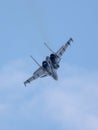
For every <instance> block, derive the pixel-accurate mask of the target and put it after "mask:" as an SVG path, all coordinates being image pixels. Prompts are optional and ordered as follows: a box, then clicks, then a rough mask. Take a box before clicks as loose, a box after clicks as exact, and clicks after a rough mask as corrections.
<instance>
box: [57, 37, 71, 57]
mask: <svg viewBox="0 0 98 130" xmlns="http://www.w3.org/2000/svg"><path fill="white" fill-rule="evenodd" d="M72 41H73V39H72V38H70V39H69V40H68V41H67V43H65V45H63V46H62V47H61V48H60V49H59V50H58V51H57V52H56V55H57V56H58V57H59V58H60V57H61V56H62V55H63V53H64V52H65V51H66V49H67V47H68V46H69V45H70V43H71V42H72Z"/></svg>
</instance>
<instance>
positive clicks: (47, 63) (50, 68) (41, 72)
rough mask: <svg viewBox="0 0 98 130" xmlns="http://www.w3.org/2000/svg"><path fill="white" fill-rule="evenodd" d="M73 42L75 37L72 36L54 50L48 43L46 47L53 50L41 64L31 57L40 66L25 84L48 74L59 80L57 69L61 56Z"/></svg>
mask: <svg viewBox="0 0 98 130" xmlns="http://www.w3.org/2000/svg"><path fill="white" fill-rule="evenodd" d="M71 42H73V39H72V38H70V39H69V40H68V41H67V42H66V43H65V44H64V45H63V46H61V48H60V49H59V50H58V51H57V52H54V51H53V50H52V49H51V48H50V47H49V46H48V45H47V44H46V43H44V44H45V45H46V47H47V48H48V49H49V50H50V51H51V52H52V53H51V54H50V56H46V58H45V60H44V61H43V62H42V65H40V64H39V63H38V62H37V61H36V60H35V59H34V58H33V57H32V56H31V58H32V59H33V60H34V61H35V62H36V64H37V65H38V66H39V68H38V69H37V70H36V71H35V72H34V73H33V75H32V76H31V77H30V78H29V79H27V80H26V81H25V82H24V85H25V86H26V84H28V83H30V82H31V81H33V80H35V79H37V78H39V77H40V78H43V77H46V76H51V77H52V78H53V79H54V80H58V75H57V70H58V68H59V67H60V65H59V64H60V61H61V57H62V55H63V54H64V52H65V51H66V49H67V47H68V46H69V45H70V44H71Z"/></svg>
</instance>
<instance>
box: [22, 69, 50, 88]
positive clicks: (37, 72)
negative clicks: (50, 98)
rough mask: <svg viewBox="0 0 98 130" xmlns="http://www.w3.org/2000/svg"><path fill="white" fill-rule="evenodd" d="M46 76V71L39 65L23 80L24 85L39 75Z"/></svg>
mask: <svg viewBox="0 0 98 130" xmlns="http://www.w3.org/2000/svg"><path fill="white" fill-rule="evenodd" d="M44 75H45V76H47V75H48V74H47V73H46V71H45V70H44V69H43V68H42V67H39V68H38V69H37V70H36V71H35V72H34V73H33V76H31V77H30V78H29V79H27V80H26V81H25V82H24V85H25V86H26V84H27V83H30V82H31V81H33V80H35V79H37V78H39V77H43V76H44Z"/></svg>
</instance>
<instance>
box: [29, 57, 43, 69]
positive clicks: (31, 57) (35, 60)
mask: <svg viewBox="0 0 98 130" xmlns="http://www.w3.org/2000/svg"><path fill="white" fill-rule="evenodd" d="M30 57H31V58H32V59H33V61H34V62H35V63H36V64H37V65H38V66H39V67H41V65H40V64H39V63H38V62H37V61H36V60H35V59H34V58H33V56H30Z"/></svg>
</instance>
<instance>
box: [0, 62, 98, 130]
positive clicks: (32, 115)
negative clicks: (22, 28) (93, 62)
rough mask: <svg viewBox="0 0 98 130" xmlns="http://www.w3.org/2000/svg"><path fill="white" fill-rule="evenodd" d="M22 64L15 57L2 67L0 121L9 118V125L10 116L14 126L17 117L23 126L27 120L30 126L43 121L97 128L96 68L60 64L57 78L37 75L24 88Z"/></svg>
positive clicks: (74, 129)
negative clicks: (43, 77) (14, 59)
mask: <svg viewBox="0 0 98 130" xmlns="http://www.w3.org/2000/svg"><path fill="white" fill-rule="evenodd" d="M24 66H25V63H24V62H23V61H22V60H16V61H12V62H10V63H9V64H7V65H6V66H4V67H3V68H2V71H1V74H0V82H1V83H2V84H1V85H2V86H0V114H1V117H0V121H1V120H2V119H4V120H5V121H4V122H3V123H7V122H9V124H8V126H9V125H11V126H12V124H11V122H12V121H13V120H14V121H15V123H14V125H15V126H16V125H17V126H18V125H19V124H20V120H21V121H22V122H21V126H27V120H29V126H30V127H31V128H33V129H35V128H36V129H40V130H41V129H44V128H45V124H46V125H47V126H48V127H49V129H50V128H51V129H53V128H55V129H57V130H59V129H60V130H61V129H62V130H63V129H70V130H97V129H98V123H97V122H98V111H97V110H98V105H97V101H98V87H97V85H98V80H97V77H98V70H96V71H88V70H85V69H83V68H82V69H81V68H78V67H75V66H73V67H71V66H70V65H66V64H65V65H64V66H65V68H66V69H65V70H64V69H63V67H62V68H61V72H59V81H57V82H55V81H54V80H52V79H51V78H46V79H39V80H36V81H35V82H32V83H31V85H30V86H32V87H28V88H25V87H24V86H23V84H22V81H24V79H25V77H27V76H28V74H26V72H25V69H24ZM65 72H66V73H65ZM47 84H48V85H47ZM17 86H19V87H17ZM21 86H22V87H21ZM32 123H33V124H32ZM55 124H56V126H55ZM38 125H39V126H38ZM1 126H2V125H1ZM11 126H9V129H10V128H11ZM2 128H3V126H2ZM16 128H17V127H16ZM18 129H20V128H18ZM26 129H27V127H25V128H24V130H26ZM47 129H48V128H47Z"/></svg>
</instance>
